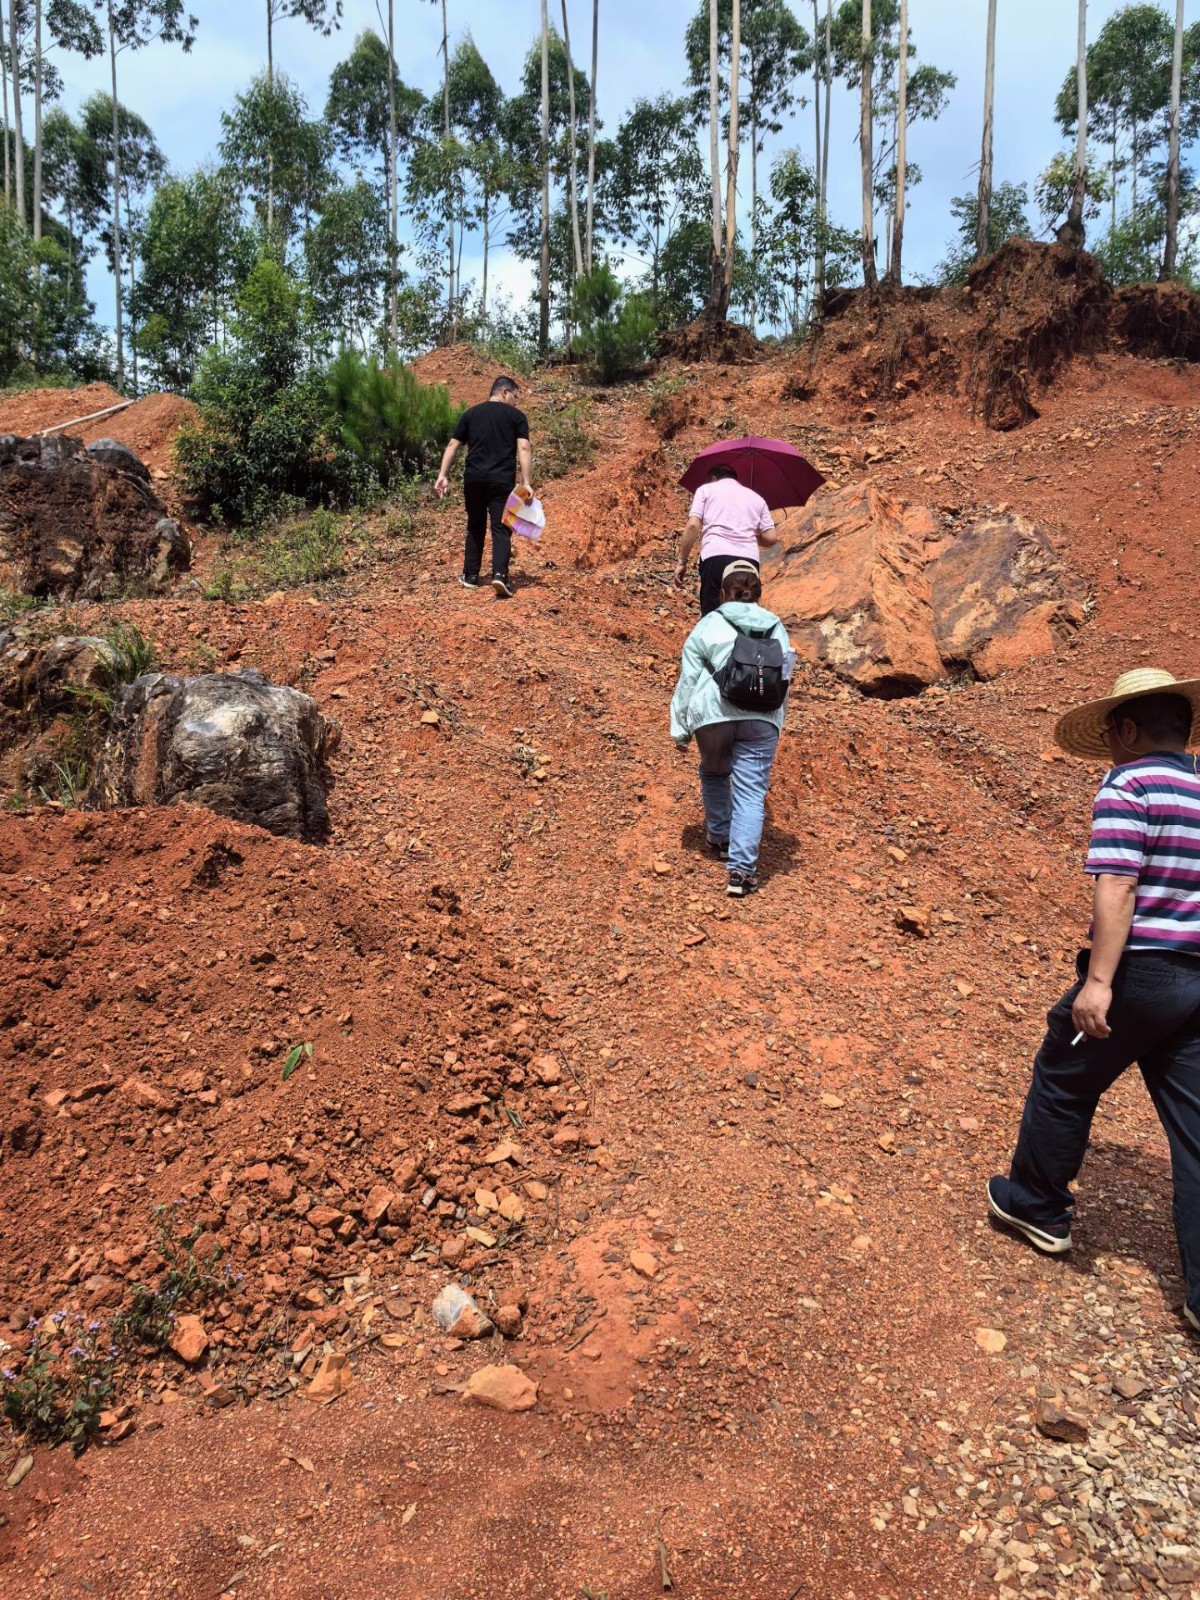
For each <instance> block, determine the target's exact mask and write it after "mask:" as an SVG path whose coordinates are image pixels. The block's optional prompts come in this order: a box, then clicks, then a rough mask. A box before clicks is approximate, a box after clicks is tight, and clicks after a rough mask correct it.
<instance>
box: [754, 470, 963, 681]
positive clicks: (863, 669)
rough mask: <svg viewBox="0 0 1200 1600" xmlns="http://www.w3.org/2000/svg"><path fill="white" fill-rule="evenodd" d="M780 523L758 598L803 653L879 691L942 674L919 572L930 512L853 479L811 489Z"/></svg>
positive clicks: (930, 531) (931, 533) (933, 530)
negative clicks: (795, 515) (777, 548)
mask: <svg viewBox="0 0 1200 1600" xmlns="http://www.w3.org/2000/svg"><path fill="white" fill-rule="evenodd" d="M785 527H786V528H788V532H787V534H786V535H785V537H784V539H783V541H782V550H781V554H780V555H779V557H778V558H776V560H775V561H774V562H773V563H772V564H771V565H770V566H769V567H768V569H767V572H768V573H769V577H768V580H767V592H766V596H765V599H764V603H765V604H766V605H767V606H769V607H770V609H771V610H772V611H774V612H775V613H776V614H777V615H778V616H779V617H781V618H782V619H783V621H784V623H785V624H786V626H787V630H788V633H789V634H790V635H791V638H792V643H793V644H794V645H795V646H796V649H797V650H798V652H799V653H800V655H801V656H803V657H805V658H806V659H807V660H809V661H813V662H816V663H818V664H820V665H824V666H829V667H832V668H833V670H834V671H835V672H836V673H837V674H838V675H839V676H840V677H843V678H847V679H849V681H850V682H851V683H854V684H857V685H858V687H859V688H860V689H862V690H863V691H864V693H866V694H872V695H879V696H882V697H884V698H891V697H893V696H896V695H902V694H914V693H916V691H917V690H919V689H922V688H924V687H926V686H927V685H928V684H931V683H934V682H936V680H937V679H938V678H939V677H941V675H942V663H941V658H940V656H939V655H938V651H937V646H936V644H935V643H934V639H933V612H932V607H931V602H930V592H929V582H928V579H927V577H926V574H925V543H926V540H927V539H931V538H936V536H937V526H936V523H935V522H934V520H933V518H932V515H931V513H929V512H927V511H925V510H924V509H923V508H917V509H910V510H905V509H903V508H902V507H901V506H900V504H899V503H898V502H897V501H895V500H893V499H892V498H891V496H890V495H886V494H883V493H882V492H881V491H880V490H878V489H876V488H875V487H874V486H873V485H872V484H869V483H860V484H854V485H852V486H851V487H849V488H846V489H839V490H818V492H817V493H816V494H815V495H813V497H812V499H811V500H810V501H809V502H808V505H807V507H806V508H805V511H804V515H803V517H802V518H801V520H800V522H799V524H798V525H788V524H785Z"/></svg>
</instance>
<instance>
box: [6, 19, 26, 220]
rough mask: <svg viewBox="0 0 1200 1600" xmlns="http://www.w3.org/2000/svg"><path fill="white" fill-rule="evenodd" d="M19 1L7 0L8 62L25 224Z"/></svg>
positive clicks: (18, 191)
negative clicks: (18, 24) (10, 72)
mask: <svg viewBox="0 0 1200 1600" xmlns="http://www.w3.org/2000/svg"><path fill="white" fill-rule="evenodd" d="M18 3H19V0H8V62H9V66H10V67H11V69H12V102H13V125H12V145H13V169H14V170H13V176H14V178H15V180H16V182H15V186H14V187H15V192H16V200H17V215H18V216H19V217H20V219H21V222H22V224H24V222H25V141H24V137H23V133H22V129H21V35H20V31H19V29H18V26H17V7H18Z"/></svg>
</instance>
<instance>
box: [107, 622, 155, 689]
mask: <svg viewBox="0 0 1200 1600" xmlns="http://www.w3.org/2000/svg"><path fill="white" fill-rule="evenodd" d="M105 637H106V638H107V640H108V643H109V645H110V646H111V648H112V651H113V655H114V658H115V659H114V662H113V666H112V682H113V683H114V684H121V683H132V682H133V681H134V679H135V678H140V677H142V675H143V674H144V673H147V672H153V670H154V665H155V661H156V659H157V651H156V650H155V648H154V643H153V641H152V640H150V639H147V638H146V636H145V634H144V633H143V632H142V631H141V629H140V628H139V627H137V625H136V624H135V623H132V622H114V623H113V625H112V627H111V628H110V629H109V630H108V633H107V634H106V636H105Z"/></svg>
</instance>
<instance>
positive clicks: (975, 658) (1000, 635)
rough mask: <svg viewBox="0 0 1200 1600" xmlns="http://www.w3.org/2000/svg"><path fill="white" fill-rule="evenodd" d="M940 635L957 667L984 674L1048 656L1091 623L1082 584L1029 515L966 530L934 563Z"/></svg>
mask: <svg viewBox="0 0 1200 1600" xmlns="http://www.w3.org/2000/svg"><path fill="white" fill-rule="evenodd" d="M929 579H930V592H931V596H932V603H933V626H934V637H935V638H936V640H937V646H938V650H939V651H940V653H941V656H942V659H943V661H944V662H945V663H946V667H947V669H948V670H949V671H951V672H961V671H964V670H970V671H972V672H974V673H975V675H976V676H977V677H980V678H994V677H995V676H996V674H997V673H998V672H1005V671H1007V670H1008V669H1009V668H1011V667H1016V666H1019V665H1020V664H1021V662H1023V661H1027V660H1028V659H1029V658H1030V656H1038V655H1048V654H1050V653H1051V652H1052V651H1053V650H1054V649H1055V648H1056V646H1057V645H1059V644H1061V642H1062V641H1063V639H1065V638H1066V637H1067V636H1068V635H1069V634H1071V633H1073V632H1074V631H1075V629H1076V628H1078V627H1080V626H1082V624H1083V621H1084V610H1083V597H1084V595H1083V585H1082V583H1081V582H1080V581H1079V579H1078V578H1076V577H1075V576H1074V574H1072V573H1071V572H1069V571H1068V569H1067V568H1066V567H1065V566H1064V564H1063V563H1062V561H1061V560H1060V559H1059V558H1058V556H1057V555H1056V554H1055V552H1054V549H1053V547H1052V546H1051V544H1050V541H1049V539H1047V537H1046V535H1045V534H1044V533H1042V532H1041V530H1040V529H1038V528H1035V527H1034V526H1033V524H1032V523H1029V522H1026V521H1025V519H1024V518H1023V517H1018V516H1013V515H1011V514H1010V515H1007V516H998V517H987V518H985V519H984V520H983V521H981V522H977V523H975V524H973V525H972V526H971V527H968V528H965V529H964V530H963V532H962V533H960V534H959V535H958V537H957V538H956V539H954V540H953V541H952V542H951V543H950V544H949V545H947V546H946V548H945V549H944V550H943V551H942V553H941V554H940V555H939V556H938V558H937V560H936V561H934V562H933V564H932V565H931V566H930V568H929Z"/></svg>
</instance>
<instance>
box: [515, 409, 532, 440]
mask: <svg viewBox="0 0 1200 1600" xmlns="http://www.w3.org/2000/svg"><path fill="white" fill-rule="evenodd" d="M528 437H529V418H528V417H527V416H526V415H525V413H524V412H523V411H518V412H517V438H518V439H528Z"/></svg>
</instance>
